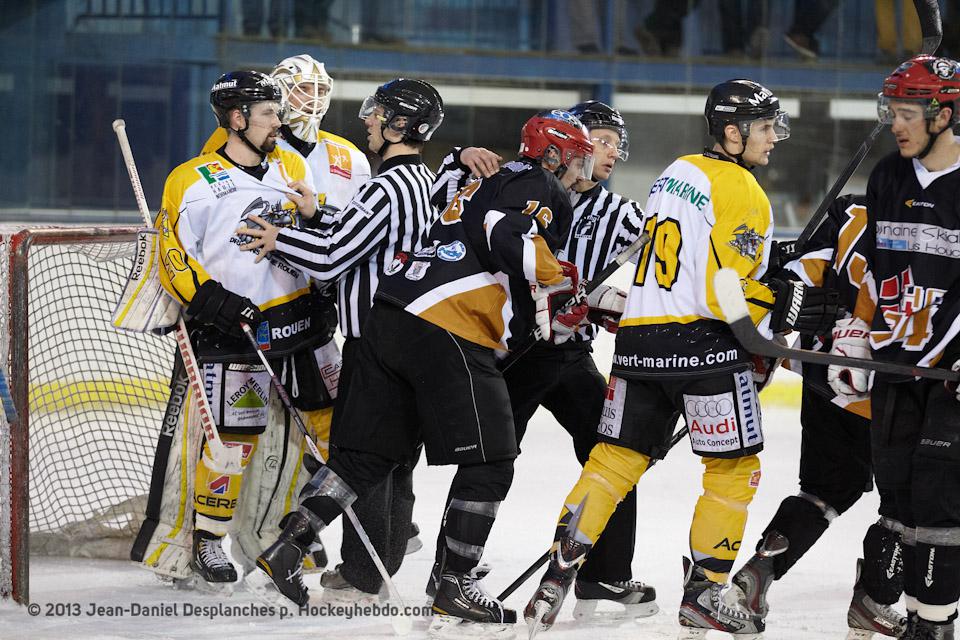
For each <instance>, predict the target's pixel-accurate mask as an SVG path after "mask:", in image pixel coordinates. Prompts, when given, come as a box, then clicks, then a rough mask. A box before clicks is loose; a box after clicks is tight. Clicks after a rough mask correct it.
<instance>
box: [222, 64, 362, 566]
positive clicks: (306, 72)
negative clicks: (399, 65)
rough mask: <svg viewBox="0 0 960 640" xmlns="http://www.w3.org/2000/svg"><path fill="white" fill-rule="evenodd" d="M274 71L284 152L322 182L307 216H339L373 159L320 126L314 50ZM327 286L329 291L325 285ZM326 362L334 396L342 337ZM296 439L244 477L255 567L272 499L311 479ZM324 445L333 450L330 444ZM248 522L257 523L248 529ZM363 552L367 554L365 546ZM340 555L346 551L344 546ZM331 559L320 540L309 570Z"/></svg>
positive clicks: (276, 504) (319, 70)
mask: <svg viewBox="0 0 960 640" xmlns="http://www.w3.org/2000/svg"><path fill="white" fill-rule="evenodd" d="M270 76H271V77H272V78H273V79H274V80H276V82H277V84H278V85H279V86H280V90H281V93H282V94H283V101H284V115H283V124H282V125H281V127H280V137H281V139H280V140H279V141H278V142H277V145H278V146H279V147H280V148H282V149H287V150H290V151H295V152H297V153H299V154H300V155H302V156H303V157H304V158H305V159H306V161H307V166H308V167H309V168H310V171H311V172H312V174H313V179H314V184H315V186H316V187H317V204H318V205H319V207H320V216H319V217H318V218H317V219H316V220H309V221H307V224H308V225H310V226H319V225H320V224H321V220H322V219H323V216H324V215H333V214H335V213H336V212H337V211H339V210H340V209H342V208H344V207H345V206H346V205H347V203H348V202H350V199H351V198H353V196H354V195H355V194H356V193H357V190H358V189H359V188H360V185H362V184H364V183H365V182H366V181H367V180H369V179H370V163H369V162H368V161H367V157H366V156H365V155H364V154H363V153H362V152H361V151H360V150H359V149H357V147H356V146H355V145H354V144H353V143H352V142H350V141H349V140H347V139H345V138H342V137H340V136H337V135H334V134H332V133H330V132H328V131H324V130H322V129H321V128H320V126H321V124H322V123H323V118H324V116H325V115H326V113H327V110H328V109H329V108H330V98H331V95H332V92H333V78H331V77H330V75H329V74H328V73H327V71H326V68H325V67H324V65H323V63H322V62H318V61H317V60H315V59H314V58H313V57H311V56H310V55H308V54H300V55H297V56H292V57H289V58H285V59H284V60H281V61H280V62H279V63H278V64H277V66H276V67H274V69H273V71H272V72H271V74H270ZM226 141H227V131H226V129H224V128H222V127H218V128H216V129H215V130H214V132H213V133H212V134H211V135H210V138H209V139H208V140H207V142H206V143H205V144H204V146H203V152H204V153H210V152H213V151H216V150H217V149H219V148H220V147H222V146H223V144H224V143H225V142H226ZM320 288H321V289H322V286H321V287H320ZM336 295H337V292H336V288H335V287H331V288H328V289H325V290H323V295H318V296H316V297H315V300H316V302H317V303H318V304H323V305H325V306H326V307H327V309H326V313H327V314H329V317H331V318H334V319H335V318H336V315H337V311H336V308H335V307H334V301H333V300H334V298H335V297H336ZM320 366H321V368H322V369H323V370H324V371H327V372H329V377H330V379H331V384H332V388H333V399H335V398H336V380H337V378H338V377H339V369H340V366H341V363H340V350H339V348H338V347H337V345H336V343H335V342H333V341H331V342H330V343H329V344H327V345H326V346H325V349H324V359H323V360H322V361H321V363H320ZM323 408H324V409H330V410H328V411H326V413H324V414H323V417H324V418H325V419H322V420H318V421H316V422H315V423H314V425H313V428H314V429H315V436H316V438H317V440H318V441H319V442H320V443H321V444H322V443H326V442H328V441H329V439H330V418H331V417H332V408H328V407H323ZM278 429H279V431H281V432H285V431H287V429H286V428H285V426H284V427H278ZM294 430H295V429H294ZM290 440H291V442H288V438H280V437H274V434H273V433H272V431H270V432H268V437H267V438H264V439H261V441H260V443H259V446H260V449H261V451H260V457H261V458H266V457H267V456H274V457H276V458H277V459H279V460H282V461H283V462H282V463H281V464H277V465H271V466H269V467H265V466H264V465H260V466H257V467H254V469H253V470H252V472H251V473H248V474H247V476H252V477H248V478H247V479H246V480H245V484H244V496H242V497H241V502H240V512H239V514H238V520H239V522H240V523H241V524H240V525H239V526H238V527H237V530H236V531H235V532H234V535H233V536H232V537H233V541H234V543H235V544H234V545H233V546H232V547H231V550H232V553H233V556H234V558H235V559H238V560H239V561H240V562H241V564H243V565H244V566H245V567H246V568H248V569H252V568H253V563H254V560H255V558H256V557H257V556H258V555H260V553H261V552H262V551H263V550H264V549H265V548H266V547H267V545H268V544H269V543H270V542H272V541H273V535H274V533H275V532H274V531H272V530H269V527H263V526H261V523H264V522H269V523H277V522H279V520H280V518H281V517H282V516H283V515H284V514H285V513H286V512H287V508H286V507H289V504H284V502H283V501H276V500H272V499H271V498H272V496H274V495H291V494H295V493H296V491H298V490H299V488H300V487H299V486H290V483H291V482H292V483H294V484H295V485H302V484H303V483H304V482H306V478H304V475H306V474H304V473H299V472H294V471H293V469H297V468H298V467H299V465H300V460H301V458H302V456H303V453H304V448H305V447H304V443H303V442H301V441H298V440H297V439H296V438H295V437H293V438H291V439H290ZM264 447H266V449H264ZM321 450H322V451H325V450H326V447H325V445H323V446H322V447H321ZM278 492H279V493H278ZM253 493H257V494H260V495H261V496H263V499H248V498H247V497H246V496H247V494H253ZM248 500H249V502H248ZM248 507H250V508H248ZM244 523H256V524H255V526H244ZM265 535H266V536H267V537H266V538H265V537H264V536H265ZM358 544H359V543H358ZM360 551H361V553H364V552H363V550H362V549H361V550H360ZM341 555H344V554H343V551H341ZM347 555H349V551H347ZM365 556H366V554H365V553H364V557H365ZM326 564H327V556H326V550H325V549H324V547H323V545H322V543H321V542H320V540H319V539H318V540H317V542H316V543H315V545H314V550H313V552H312V553H311V556H310V558H309V559H308V560H307V563H306V564H305V566H304V570H307V571H311V570H315V569H318V568H322V567H324V566H326Z"/></svg>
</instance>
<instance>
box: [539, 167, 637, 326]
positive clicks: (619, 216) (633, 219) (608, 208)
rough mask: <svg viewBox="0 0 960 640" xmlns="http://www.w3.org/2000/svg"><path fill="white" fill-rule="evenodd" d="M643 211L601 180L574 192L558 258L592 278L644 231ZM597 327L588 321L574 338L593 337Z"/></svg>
mask: <svg viewBox="0 0 960 640" xmlns="http://www.w3.org/2000/svg"><path fill="white" fill-rule="evenodd" d="M643 215H644V214H643V210H642V209H641V208H640V205H638V204H637V203H636V202H634V201H633V200H630V199H629V198H625V197H623V196H621V195H619V194H616V193H613V192H612V191H608V190H607V189H605V188H604V187H603V185H601V184H597V185H596V186H594V187H593V188H592V189H590V190H589V191H584V192H583V193H575V194H574V196H573V224H572V225H571V226H570V238H569V239H568V240H567V244H566V245H565V246H564V247H563V249H561V250H560V251H559V252H557V258H558V259H559V260H566V261H568V262H572V263H573V264H575V265H577V269H578V270H579V272H580V277H581V278H582V279H584V280H592V279H593V277H594V276H595V275H596V273H597V272H598V271H600V270H601V269H603V268H604V267H605V266H607V265H608V264H610V263H611V262H613V259H614V258H616V257H617V256H618V255H620V253H621V252H623V250H624V249H626V248H627V247H628V246H630V245H631V244H632V243H633V241H634V240H636V239H637V237H638V236H639V235H640V233H641V232H642V231H643ZM597 330H598V329H597V326H596V325H594V324H585V325H584V326H583V327H581V328H580V330H579V331H578V332H577V335H575V336H573V338H571V341H572V342H588V341H590V340H593V339H594V338H595V337H596V336H597Z"/></svg>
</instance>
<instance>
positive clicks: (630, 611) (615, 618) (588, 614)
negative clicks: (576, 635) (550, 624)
mask: <svg viewBox="0 0 960 640" xmlns="http://www.w3.org/2000/svg"><path fill="white" fill-rule="evenodd" d="M600 602H601V601H600V600H577V604H576V605H574V607H573V618H574V620H576V621H577V622H580V623H586V622H601V623H602V622H611V623H615V622H623V621H625V620H631V619H635V618H648V617H650V616H652V615H655V614H656V613H658V612H659V611H660V607H659V606H658V605H657V603H656V602H635V603H632V604H620V603H618V602H616V601H613V600H611V601H604V602H611V603H612V604H614V605H615V606H620V607H623V608H622V609H619V610H617V611H598V607H599V604H600Z"/></svg>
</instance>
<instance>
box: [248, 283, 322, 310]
mask: <svg viewBox="0 0 960 640" xmlns="http://www.w3.org/2000/svg"><path fill="white" fill-rule="evenodd" d="M309 293H310V287H305V288H303V289H297V290H296V291H294V292H293V293H288V294H287V295H285V296H280V297H279V298H274V299H273V300H267V301H266V302H264V303H263V304H261V305H258V307H259V308H260V311H266V310H267V309H270V308H272V307H279V306H280V305H282V304H286V303H288V302H291V301H293V300H296V299H297V298H299V297H300V296H305V295H307V294H309Z"/></svg>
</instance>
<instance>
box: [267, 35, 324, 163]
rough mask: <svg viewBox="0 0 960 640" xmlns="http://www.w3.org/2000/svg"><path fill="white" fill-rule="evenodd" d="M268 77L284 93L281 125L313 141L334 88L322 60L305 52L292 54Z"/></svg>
mask: <svg viewBox="0 0 960 640" xmlns="http://www.w3.org/2000/svg"><path fill="white" fill-rule="evenodd" d="M270 76H271V77H272V78H273V79H274V80H276V81H277V84H278V85H280V90H281V91H282V92H283V99H284V102H285V105H286V113H285V117H284V119H283V124H285V125H287V126H288V127H290V131H292V132H293V135H295V136H296V137H297V138H299V139H300V140H303V141H304V142H309V143H311V144H316V142H317V139H318V138H319V135H320V123H321V122H323V117H324V116H325V115H326V114H327V110H328V109H329V108H330V94H331V92H332V91H333V78H331V77H330V75H329V74H328V73H327V70H326V69H325V68H324V66H323V63H322V62H317V61H316V60H315V59H314V58H313V57H311V56H309V55H307V54H302V55H299V56H292V57H290V58H286V59H284V60H282V61H281V62H280V64H278V65H277V66H276V68H275V69H274V70H273V73H271V74H270Z"/></svg>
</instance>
